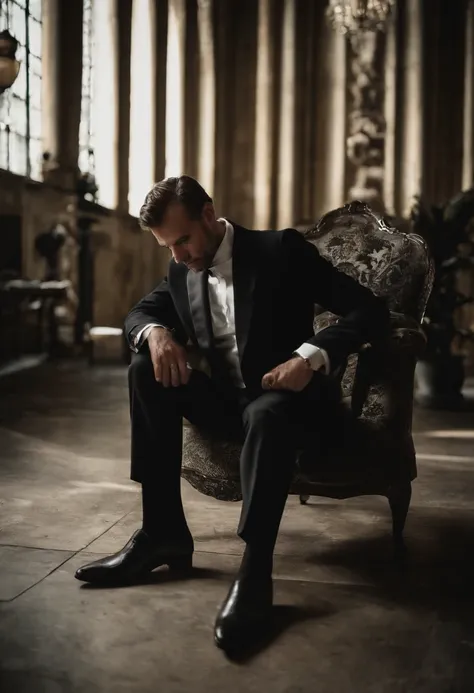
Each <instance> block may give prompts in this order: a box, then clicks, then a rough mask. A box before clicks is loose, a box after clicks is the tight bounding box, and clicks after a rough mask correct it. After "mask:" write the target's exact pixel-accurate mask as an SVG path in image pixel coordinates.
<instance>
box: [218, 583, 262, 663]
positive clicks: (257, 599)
mask: <svg viewBox="0 0 474 693" xmlns="http://www.w3.org/2000/svg"><path fill="white" fill-rule="evenodd" d="M272 606H273V581H272V578H271V577H265V578H263V577H262V578H252V577H244V578H241V577H237V578H236V579H235V580H234V582H233V583H232V586H231V588H230V590H229V594H228V595H227V597H226V599H225V601H224V603H223V604H222V606H221V609H220V611H219V613H218V615H217V619H216V623H215V628H214V640H215V643H216V645H217V647H220V648H221V649H222V650H224V651H225V652H227V653H228V654H238V653H239V652H241V651H243V650H245V649H246V648H247V647H251V645H252V643H253V642H254V641H255V640H256V639H258V638H259V637H260V636H261V635H262V634H263V633H264V631H265V630H266V629H267V628H268V626H269V624H270V619H271V615H272Z"/></svg>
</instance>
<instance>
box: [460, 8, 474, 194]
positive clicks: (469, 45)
mask: <svg viewBox="0 0 474 693" xmlns="http://www.w3.org/2000/svg"><path fill="white" fill-rule="evenodd" d="M473 185H474V0H469V5H468V7H467V22H466V63H465V81H464V147H463V167H462V187H463V189H464V190H466V189H468V188H471V187H472V186H473Z"/></svg>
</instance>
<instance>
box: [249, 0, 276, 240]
mask: <svg viewBox="0 0 474 693" xmlns="http://www.w3.org/2000/svg"><path fill="white" fill-rule="evenodd" d="M277 22H278V16H277V12H276V3H275V1H274V0H259V4H258V37H257V76H256V89H255V111H256V113H255V163H254V195H255V202H254V226H255V228H256V229H269V228H270V227H271V226H272V221H273V220H272V216H273V215H272V202H273V182H274V171H275V163H276V162H275V149H276V148H275V135H276V128H277V119H276V116H277V114H276V110H275V93H276V86H277V85H276V66H277V59H276V50H277V45H278V41H277V38H278V36H277Z"/></svg>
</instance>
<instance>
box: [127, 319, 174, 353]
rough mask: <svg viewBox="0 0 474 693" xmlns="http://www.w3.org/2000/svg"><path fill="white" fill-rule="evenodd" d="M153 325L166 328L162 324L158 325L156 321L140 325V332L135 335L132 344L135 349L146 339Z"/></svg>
mask: <svg viewBox="0 0 474 693" xmlns="http://www.w3.org/2000/svg"><path fill="white" fill-rule="evenodd" d="M154 327H163V328H164V329H166V328H165V326H164V325H159V324H158V323H157V322H149V323H148V324H147V325H145V327H142V329H141V330H140V332H139V333H138V334H137V336H136V337H135V344H134V346H135V348H136V349H139V348H140V347H141V345H142V344H143V342H145V341H146V340H147V339H148V335H149V334H150V332H151V331H152V329H153V328H154Z"/></svg>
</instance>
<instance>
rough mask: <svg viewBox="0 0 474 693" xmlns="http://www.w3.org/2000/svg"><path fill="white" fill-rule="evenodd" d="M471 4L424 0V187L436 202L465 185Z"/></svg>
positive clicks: (443, 0) (447, 0) (461, 1)
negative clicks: (466, 72) (466, 70)
mask: <svg viewBox="0 0 474 693" xmlns="http://www.w3.org/2000/svg"><path fill="white" fill-rule="evenodd" d="M412 1H413V2H415V0H412ZM466 6H467V2H466V0H457V2H452V1H451V0H423V58H424V64H423V77H424V79H423V81H424V85H423V92H424V109H423V110H424V113H423V132H422V136H423V174H422V192H423V196H424V197H425V198H426V199H427V201H428V202H431V203H434V204H442V203H443V202H445V201H446V200H447V199H448V198H450V197H451V196H452V195H455V194H456V193H458V192H459V191H460V189H461V187H462V168H463V166H462V159H463V139H464V133H463V125H464V122H463V121H464V114H463V111H464V67H465V34H466Z"/></svg>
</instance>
